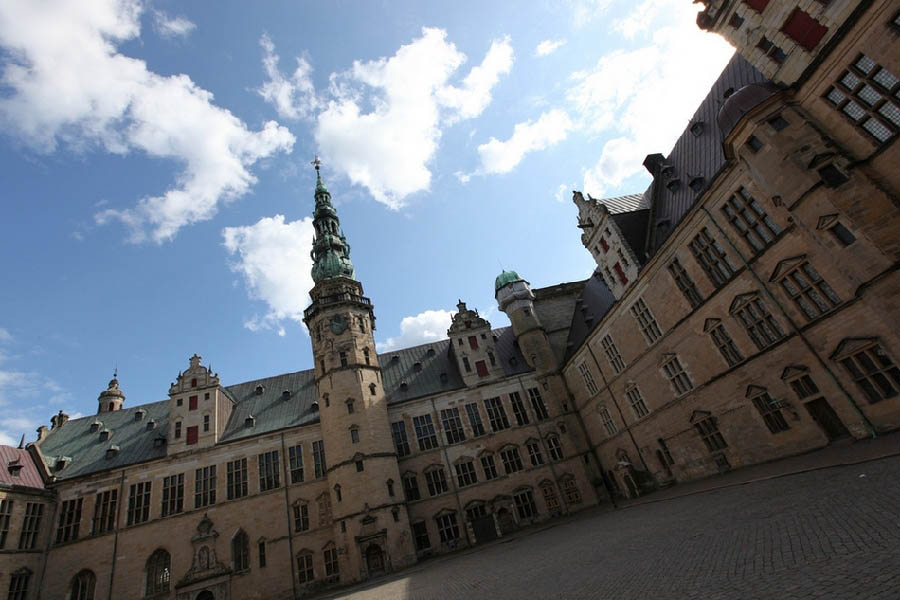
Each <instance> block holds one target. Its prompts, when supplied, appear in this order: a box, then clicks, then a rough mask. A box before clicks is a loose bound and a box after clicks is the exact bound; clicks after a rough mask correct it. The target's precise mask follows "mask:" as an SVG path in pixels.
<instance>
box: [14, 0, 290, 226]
mask: <svg viewBox="0 0 900 600" xmlns="http://www.w3.org/2000/svg"><path fill="white" fill-rule="evenodd" d="M140 13H141V4H140V3H139V2H137V1H133V0H98V1H97V2H91V3H89V4H86V3H81V2H77V3H72V2H66V1H64V0H57V1H55V2H32V1H30V0H7V1H5V2H2V3H0V46H2V47H3V48H4V50H5V52H4V53H3V54H2V56H3V58H2V63H0V64H2V79H0V81H2V85H3V86H4V87H5V88H6V91H5V93H4V95H3V97H2V99H0V123H2V125H3V126H4V128H5V129H6V131H7V132H10V133H14V134H15V135H18V136H19V137H20V138H21V139H23V140H24V141H25V142H26V143H28V144H30V145H31V146H32V147H33V148H34V149H35V150H37V151H42V152H48V153H49V152H53V151H54V150H56V148H57V147H58V145H59V144H60V143H62V144H65V145H67V146H69V147H71V148H72V149H74V150H77V151H84V150H87V149H92V148H97V147H98V148H101V149H104V150H106V151H107V152H112V153H115V154H123V155H124V154H127V153H129V152H133V151H138V152H143V153H145V154H146V155H148V156H151V157H154V158H166V159H171V160H174V161H175V162H177V163H178V164H180V165H182V167H183V170H182V172H181V173H179V174H178V176H177V177H176V181H175V184H174V185H172V186H171V187H170V188H169V189H168V190H166V191H165V192H164V193H162V194H161V195H158V196H149V197H145V198H143V199H141V200H139V201H138V203H137V205H136V206H134V207H133V208H129V209H107V210H104V211H102V212H100V213H98V214H97V215H96V216H95V220H96V221H97V222H98V223H99V224H103V223H106V222H108V221H110V220H111V219H119V220H121V221H123V222H124V223H126V224H127V225H128V226H129V227H130V228H131V230H132V239H133V240H134V241H142V240H144V239H147V238H148V237H149V238H150V239H153V240H154V241H156V242H164V241H166V240H170V239H172V237H174V236H175V234H176V233H177V232H178V230H179V229H180V228H181V227H184V226H185V225H188V224H191V223H194V222H197V221H203V220H206V219H209V218H211V217H212V216H213V215H214V214H215V213H216V211H217V210H218V207H219V204H220V202H222V201H225V200H229V199H234V198H237V197H239V196H241V195H243V194H245V193H246V192H247V191H248V190H249V189H250V186H252V185H253V184H254V183H255V181H256V179H255V177H254V176H253V175H252V174H251V173H250V172H249V170H248V168H249V167H250V166H251V165H253V164H254V163H255V162H257V161H258V160H259V159H261V158H264V157H267V156H270V155H272V154H273V153H276V152H281V151H290V149H291V148H292V147H293V143H294V137H293V136H292V135H291V133H290V132H289V131H288V130H287V129H285V128H284V127H281V126H279V125H278V124H277V123H275V122H273V121H270V122H268V123H266V124H265V125H264V126H263V128H262V129H261V130H259V131H251V130H249V129H248V128H247V126H246V125H245V124H244V123H243V122H241V120H240V119H238V118H237V117H235V116H234V115H233V114H231V113H230V112H229V111H228V110H225V109H223V108H221V107H218V106H216V105H215V104H213V96H212V94H211V93H210V92H208V91H206V90H204V89H202V88H200V87H197V85H196V84H195V83H194V82H193V81H191V79H190V78H189V77H188V76H187V75H172V76H162V75H158V74H156V73H153V72H152V71H150V70H148V68H147V64H146V63H145V62H144V61H142V60H138V59H134V58H131V57H128V56H125V55H123V54H122V53H120V52H119V51H118V50H117V46H118V45H120V44H122V43H124V42H126V41H128V40H132V39H135V38H136V37H138V35H139V34H140Z"/></svg>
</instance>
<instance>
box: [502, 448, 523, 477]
mask: <svg viewBox="0 0 900 600" xmlns="http://www.w3.org/2000/svg"><path fill="white" fill-rule="evenodd" d="M500 459H501V460H502V461H503V470H504V471H506V474H507V475H512V474H513V473H516V472H518V471H521V470H522V469H523V468H524V467H523V466H522V457H521V456H520V455H519V449H518V448H507V449H506V450H501V451H500Z"/></svg>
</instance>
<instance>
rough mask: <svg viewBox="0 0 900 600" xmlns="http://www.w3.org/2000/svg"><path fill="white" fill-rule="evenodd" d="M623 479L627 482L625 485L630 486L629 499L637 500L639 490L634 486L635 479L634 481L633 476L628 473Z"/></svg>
mask: <svg viewBox="0 0 900 600" xmlns="http://www.w3.org/2000/svg"><path fill="white" fill-rule="evenodd" d="M622 478H623V479H624V480H625V485H626V486H628V497H629V498H637V497H638V490H637V486H636V485H634V479H632V478H631V475H629V474H628V473H626V474H625V475H623V476H622Z"/></svg>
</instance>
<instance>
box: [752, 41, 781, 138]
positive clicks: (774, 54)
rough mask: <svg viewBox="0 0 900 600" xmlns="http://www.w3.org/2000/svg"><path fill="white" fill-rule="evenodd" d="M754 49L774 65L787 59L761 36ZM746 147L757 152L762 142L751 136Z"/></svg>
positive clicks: (779, 48)
mask: <svg viewBox="0 0 900 600" xmlns="http://www.w3.org/2000/svg"><path fill="white" fill-rule="evenodd" d="M756 47H757V48H759V49H760V50H762V51H763V54H765V55H766V57H767V58H768V59H769V60H771V61H772V62H774V63H776V64H779V65H780V64H781V63H783V62H784V60H785V59H786V58H787V54H785V53H784V50H783V49H782V48H781V47H780V46H776V45H775V44H774V43H773V42H772V40H770V39H769V38H767V37H766V36H762V37H761V38H759V42H758V43H757V44H756ZM747 145H748V146H749V147H750V149H751V150H752V151H753V152H758V151H759V149H760V148H762V142H760V141H759V140H758V139H757V138H756V136H753V135H751V136H750V138H749V139H748V140H747Z"/></svg>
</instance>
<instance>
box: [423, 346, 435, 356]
mask: <svg viewBox="0 0 900 600" xmlns="http://www.w3.org/2000/svg"><path fill="white" fill-rule="evenodd" d="M425 354H426V355H427V356H429V357H430V356H434V348H429V349H428V352H426V353H425Z"/></svg>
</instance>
